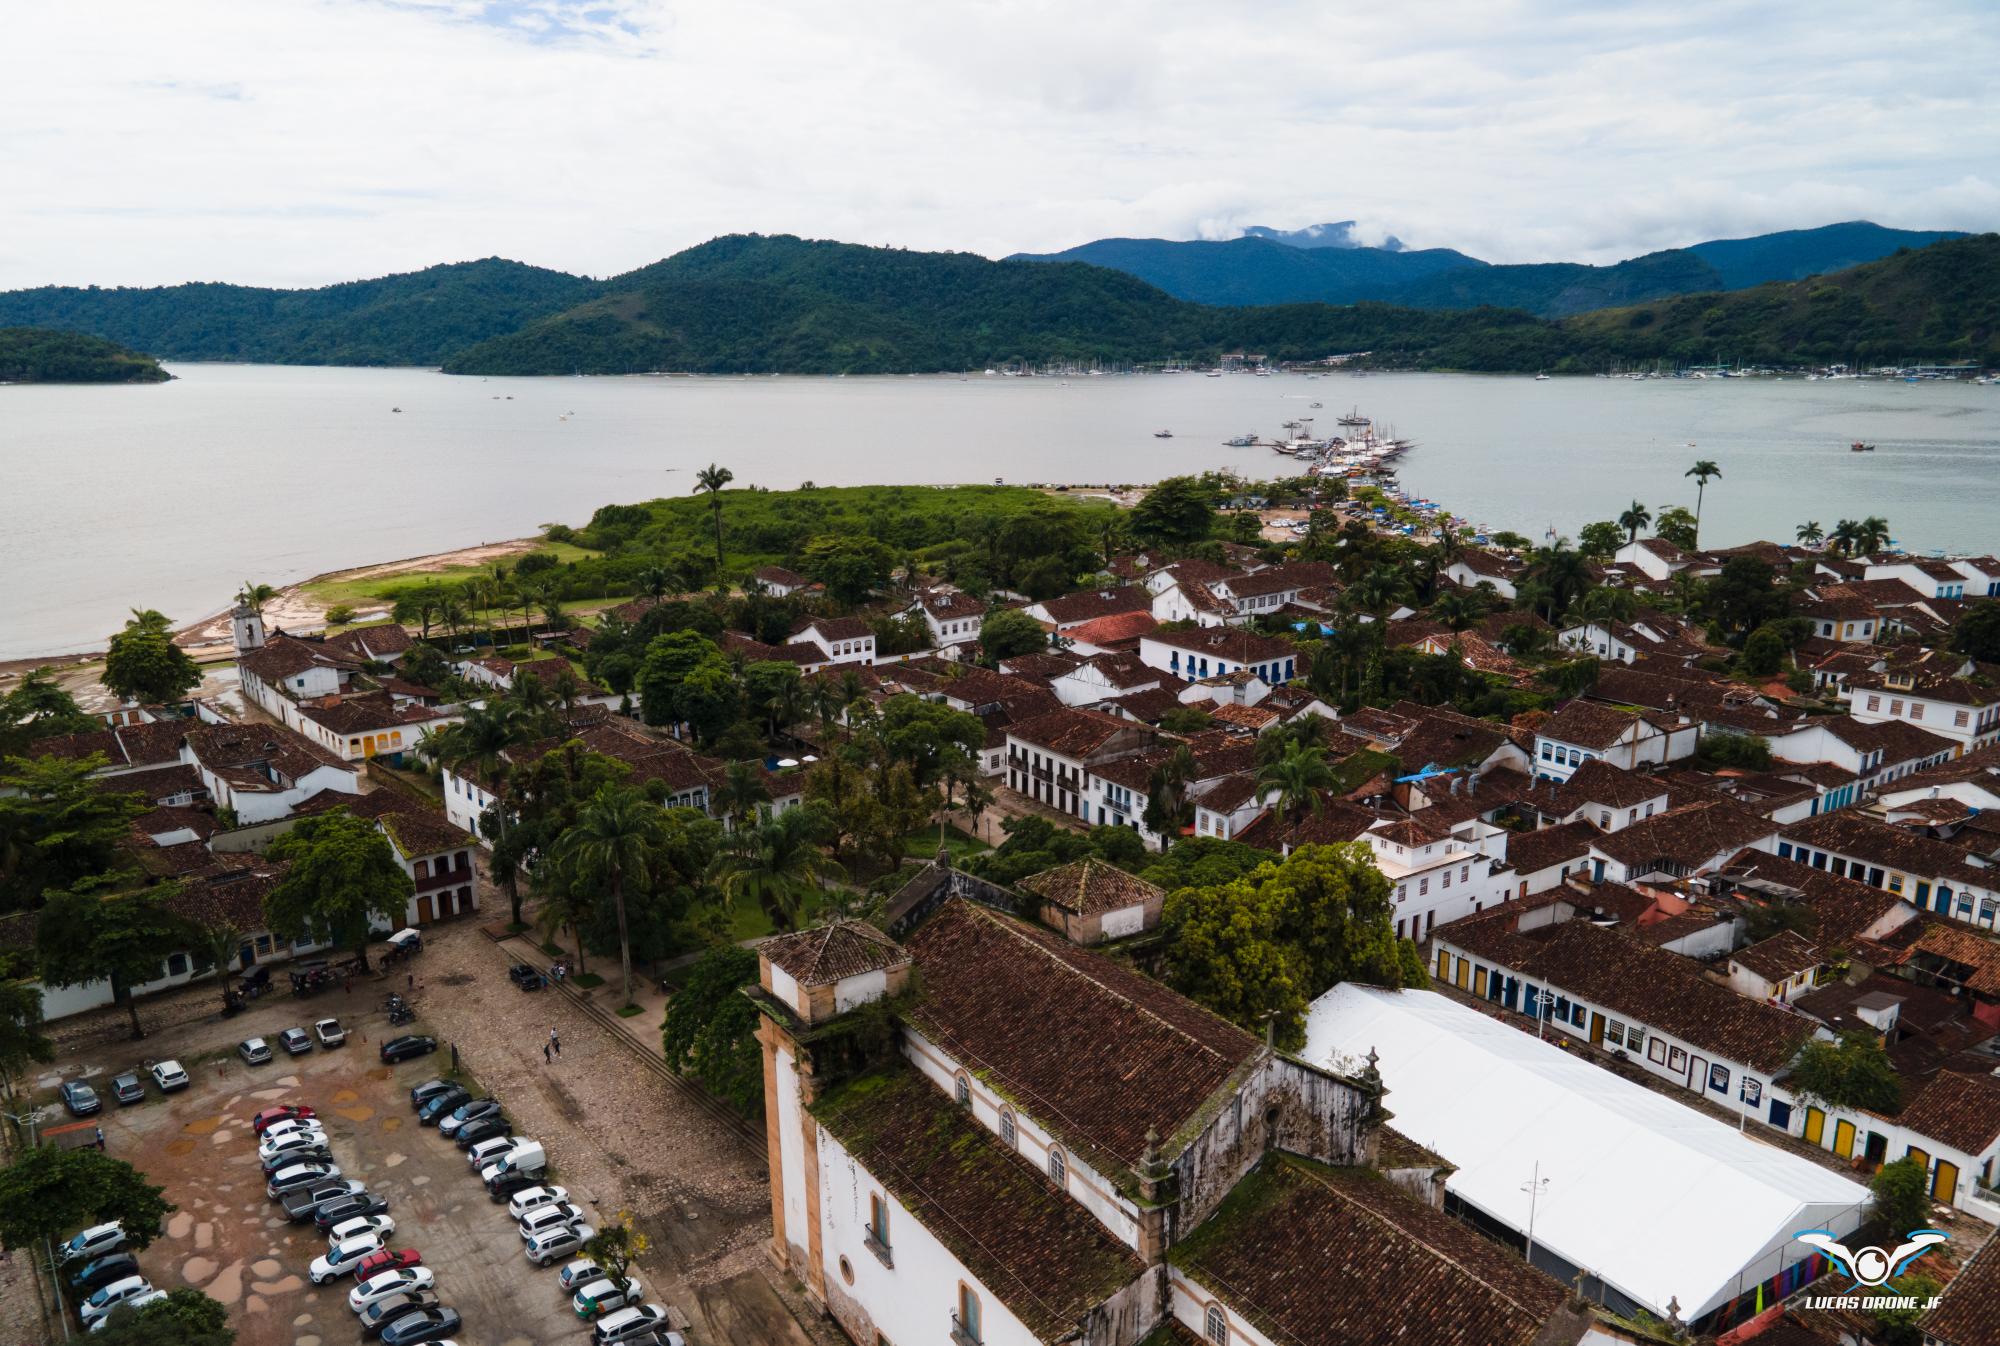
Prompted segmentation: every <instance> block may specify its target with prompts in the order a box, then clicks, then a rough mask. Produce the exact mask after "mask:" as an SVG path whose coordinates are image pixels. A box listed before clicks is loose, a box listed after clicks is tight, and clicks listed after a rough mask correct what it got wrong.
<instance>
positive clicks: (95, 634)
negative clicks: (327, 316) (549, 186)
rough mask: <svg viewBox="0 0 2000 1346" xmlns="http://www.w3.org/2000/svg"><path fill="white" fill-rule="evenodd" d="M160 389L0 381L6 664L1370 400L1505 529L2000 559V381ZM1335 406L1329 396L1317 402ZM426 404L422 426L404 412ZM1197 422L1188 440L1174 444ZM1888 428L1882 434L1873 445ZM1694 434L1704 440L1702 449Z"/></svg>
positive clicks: (1165, 447)
mask: <svg viewBox="0 0 2000 1346" xmlns="http://www.w3.org/2000/svg"><path fill="white" fill-rule="evenodd" d="M174 372H175V373H176V374H177V375H178V376H179V377H178V378H177V379H176V380H175V381H174V382H172V383H169V384H165V385H154V386H147V387H89V388H61V387H0V658H5V657H20V656H24V655H30V654H42V653H52V652H58V651H64V650H75V649H84V648H93V647H99V646H100V645H101V642H102V641H103V640H104V638H105V636H106V635H107V634H108V633H109V632H110V631H111V630H113V629H114V628H115V627H116V625H117V624H118V621H119V619H120V618H121V617H122V615H123V614H124V612H125V610H126V609H127V608H128V607H132V606H138V605H143V606H150V607H157V608H159V609H160V610H162V611H164V612H166V613H167V614H169V615H170V616H171V617H173V618H174V619H175V620H176V621H185V620H193V619H195V618H198V617H201V616H204V615H206V614H208V613H210V612H213V611H215V610H217V609H218V608H220V607H221V606H223V605H224V604H225V603H226V602H227V601H228V598H229V595H230V594H231V593H232V592H234V590H235V588H236V587H237V586H238V585H239V584H240V583H241V582H242V581H243V580H245V579H255V580H260V581H264V582H268V583H273V584H282V583H286V582H289V581H293V580H298V579H302V578H305V577H307V576H310V575H313V574H316V573H319V572H321V571H325V570H331V569H336V568H340V567H345V566H351V565H360V564H364V563H367V562H372V561H385V560H392V559H396V558H400V557H405V556H412V555H418V554H421V553H424V552H432V551H440V550H444V549H447V548H451V547H458V546H466V545H471V544H474V543H478V542H482V541H498V540H501V539H505V538H511V537H519V536H522V535H525V534H527V533H530V532H532V531H533V530H534V529H535V528H536V526H537V525H539V524H542V523H546V522H552V521H564V522H571V523H580V522H582V521H583V520H584V519H586V518H587V517H588V516H589V514H590V512H591V511H592V510H593V509H595V508H596V507H597V506H598V505H601V504H605V503H608V502H613V501H637V500H645V499H649V498H652V497H655V496H660V495H673V494H681V493H684V492H687V491H689V490H691V489H692V487H693V484H694V483H693V473H694V471H695V470H696V469H698V468H700V467H701V466H703V465H704V464H707V463H709V462H711V461H713V462H720V463H723V464H725V465H726V466H728V467H730V468H731V469H732V470H733V471H734V472H735V473H736V480H737V482H738V483H739V484H747V483H754V484H758V485H763V486H770V487H778V488H783V487H792V486H797V485H798V484H800V483H801V482H804V481H815V482H819V483H821V484H859V483H869V482H938V483H943V482H978V481H989V482H990V481H992V480H993V479H994V478H995V477H996V476H997V477H1004V478H1006V479H1007V480H1008V481H1009V482H1038V481H1039V482H1061V481H1067V482H1086V483H1103V482H1142V481H1150V480H1153V479H1156V478H1158V477H1162V476H1167V475H1171V474H1173V473H1176V472H1186V471H1193V470H1199V469H1203V468H1214V467H1233V468H1237V469H1239V470H1242V471H1244V472H1248V473H1260V474H1261V473H1272V474H1274V473H1276V472H1277V471H1278V470H1279V469H1280V468H1281V467H1283V466H1285V465H1286V464H1285V461H1284V460H1282V459H1279V458H1278V457H1276V456H1275V455H1272V454H1270V453H1268V452H1266V451H1262V450H1245V449H1230V448H1226V447H1224V446H1223V444H1222V441H1223V440H1224V439H1226V438H1228V437H1229V436H1231V435H1238V434H1245V433H1256V434H1259V435H1266V436H1272V435H1276V434H1277V433H1278V431H1279V427H1280V425H1281V423H1282V422H1284V421H1285V420H1288V419H1291V418H1293V417H1295V416H1303V415H1311V416H1315V417H1317V418H1318V426H1319V427H1320V428H1321V429H1322V430H1323V431H1331V430H1333V429H1334V428H1335V427H1334V424H1333V421H1334V418H1335V417H1336V416H1338V415H1339V414H1341V413H1342V412H1344V411H1346V410H1347V409H1349V408H1350V407H1353V406H1359V407H1360V408H1361V410H1362V411H1363V412H1365V413H1367V414H1369V415H1372V416H1374V417H1375V418H1377V420H1378V421H1381V422H1385V423H1387V424H1389V425H1391V426H1393V428H1394V429H1395V430H1396V431H1397V432H1398V433H1399V434H1402V435H1404V436H1407V437H1409V438H1411V439H1414V440H1416V441H1417V443H1418V445H1419V447H1418V448H1417V449H1416V450H1415V451H1414V452H1412V453H1410V454H1409V455H1408V456H1407V457H1405V458H1404V460H1403V463H1402V476H1403V480H1404V482H1405V483H1406V484H1407V485H1408V486H1409V488H1410V489H1411V490H1412V491H1414V492H1416V493H1418V494H1422V495H1427V496H1429V497H1431V498H1433V499H1436V500H1438V501H1440V502H1441V503H1443V504H1445V505H1446V506H1447V507H1449V508H1451V509H1453V510H1455V511H1456V512H1458V513H1461V514H1464V515H1468V516H1470V517H1471V518H1473V519H1475V520H1477V521H1479V522H1481V523H1485V524H1489V525H1491V526H1493V527H1496V528H1513V529H1515V530H1517V531H1519V532H1522V533H1526V534H1528V535H1530V536H1533V537H1539V536H1541V534H1542V533H1543V531H1544V530H1545V529H1547V528H1548V527H1549V526H1550V525H1551V524H1553V525H1554V526H1555V527H1556V528H1557V529H1558V530H1560V531H1562V532H1566V533H1569V534H1571V535H1572V536H1573V535H1574V533H1575V531H1576V529H1577V528H1578V527H1579V526H1580V525H1581V524H1583V523H1585V522H1587V521H1589V520H1591V519H1602V518H1612V517H1615V516H1616V515H1617V514H1618V513H1619V511H1620V510H1621V509H1622V508H1624V506H1625V505H1626V503H1627V502H1629V501H1631V500H1633V499H1638V500H1642V501H1644V502H1646V503H1647V504H1648V505H1650V506H1652V507H1653V508H1654V509H1655V511H1657V510H1658V509H1660V508H1661V507H1663V506H1666V505H1669V504H1676V503H1685V504H1688V505H1692V504H1693V503H1694V486H1693V483H1692V482H1689V481H1687V480H1685V479H1684V478H1683V476H1682V473H1683V472H1685V471H1686V469H1687V466H1688V465H1689V463H1690V462H1692V461H1693V459H1694V458H1695V457H1697V456H1699V457H1703V458H1712V459H1714V460H1715V461H1716V462H1717V463H1719V464H1720V465H1721V467H1722V473H1723V475H1722V479H1721V480H1720V481H1717V482H1714V483H1712V484H1711V485H1710V487H1709V490H1708V500H1707V505H1706V508H1705V511H1704V515H1703V519H1704V523H1703V533H1704V537H1705V538H1707V539H1708V540H1711V541H1713V542H1716V543H1732V542H1742V541H1746V540H1749V539H1751V538H1756V537H1772V538H1781V539H1788V538H1790V537H1791V536H1792V530H1793V529H1794V527H1795V526H1796V525H1797V524H1798V523H1800V522H1801V521H1803V520H1806V519H1818V520H1819V521H1820V522H1821V523H1822V524H1824V525H1826V526H1828V527H1831V526H1832V524H1833V523H1834V521H1835V520H1837V519H1839V518H1842V517H1856V518H1858V517H1861V516H1862V515H1866V514H1880V515H1883V516H1885V517H1887V518H1888V520H1889V521H1890V523H1891V525H1892V526H1893V531H1894V532H1895V534H1896V536H1897V537H1898V538H1899V539H1900V540H1901V541H1902V543H1903V545H1904V546H1906V547H1909V548H1911V549H1912V550H1928V549H1932V548H1950V549H1953V550H1987V549H1990V548H1993V547H1995V546H2000V536H1997V535H2000V387H1972V386H1947V385H1941V384H1922V385H1905V384H1900V383H1895V384H1871V383H1828V382H1814V383H1807V382H1803V381H1793V380H1787V381H1773V380H1754V381H1753V380H1727V381H1717V380H1710V381H1703V382H1694V381H1686V382H1670V381H1658V382H1643V383H1641V382H1628V381H1622V380H1606V379H1554V380H1550V381H1548V382H1542V383H1537V382H1534V381H1533V380H1531V379H1526V378H1480V377H1469V376H1460V375H1425V374H1407V375H1364V376H1355V375H1328V376H1326V377H1323V378H1317V379H1309V378H1307V377H1305V376H1303V375H1290V376H1282V375H1281V376H1276V377H1272V378H1252V377H1249V376H1240V375H1233V376H1230V377H1226V378H1219V379H1211V378H1202V377H1200V376H1197V375H1158V376H1150V377H1126V378H1112V377H1107V378H1075V379H1069V380H1057V379H998V378H993V379H986V378H978V377H974V378H971V379H967V380H960V379H958V378H956V377H950V378H870V379H807V378H756V379H749V378H734V379H731V378H708V379H687V378H672V379H657V378H630V379H479V378H452V377H446V376H444V375H441V374H435V373H430V372H426V371H421V370H374V369H296V368H276V367H269V366H251V365H183V366H176V367H174ZM1314 401H1318V402H1321V403H1322V404H1323V406H1322V407H1321V408H1320V409H1318V410H1314V409H1312V408H1311V406H1310V404H1311V403H1312V402H1314ZM398 407H400V408H401V411H400V412H398V411H396V410H395V408H398ZM1163 428H1164V429H1171V430H1172V431H1173V432H1174V437H1173V438H1172V439H1157V438H1155V437H1154V433H1153V432H1154V431H1155V430H1158V429H1163ZM1854 439H1865V440H1868V441H1870V442H1873V443H1876V444H1878V445H1879V446H1880V448H1879V450H1878V451H1877V452H1876V453H1873V454H1852V453H1849V452H1848V449H1847V445H1848V443H1849V441H1851V440H1854ZM1690 445H1692V446H1693V447H1690Z"/></svg>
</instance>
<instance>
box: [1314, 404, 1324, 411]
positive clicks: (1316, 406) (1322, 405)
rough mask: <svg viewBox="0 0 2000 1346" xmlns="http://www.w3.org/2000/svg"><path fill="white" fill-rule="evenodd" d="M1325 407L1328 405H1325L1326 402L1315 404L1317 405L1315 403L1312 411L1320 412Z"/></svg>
mask: <svg viewBox="0 0 2000 1346" xmlns="http://www.w3.org/2000/svg"><path fill="white" fill-rule="evenodd" d="M1325 405H1326V403H1324V402H1315V403H1313V404H1312V409H1313V410H1314V411H1318V410H1319V409H1320V408H1321V407H1324V406H1325Z"/></svg>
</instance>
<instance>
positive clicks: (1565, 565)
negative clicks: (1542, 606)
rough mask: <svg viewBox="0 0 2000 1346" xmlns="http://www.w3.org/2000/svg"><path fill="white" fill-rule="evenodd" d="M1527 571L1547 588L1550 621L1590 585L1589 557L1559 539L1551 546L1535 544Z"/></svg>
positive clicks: (1553, 620)
mask: <svg viewBox="0 0 2000 1346" xmlns="http://www.w3.org/2000/svg"><path fill="white" fill-rule="evenodd" d="M1527 574H1528V577H1529V578H1531V579H1533V580H1537V581H1539V582H1540V583H1541V584H1542V585H1543V586H1544V587H1545V588H1546V589H1547V591H1548V597H1547V604H1548V614H1547V615H1548V619H1549V621H1550V623H1551V624H1553V623H1554V622H1555V620H1556V619H1557V618H1558V617H1560V616H1561V615H1562V614H1563V613H1565V612H1567V611H1569V605H1570V604H1571V603H1573V602H1575V601H1576V600H1577V599H1578V598H1581V597H1582V596H1583V594H1584V592H1585V591H1586V590H1587V589H1589V588H1590V562H1589V560H1588V559H1586V558H1585V557H1584V555H1583V553H1582V552H1579V551H1573V550H1571V549H1570V548H1568V547H1565V546H1564V545H1563V544H1562V543H1560V542H1558V543H1556V545H1555V546H1553V547H1539V548H1537V549H1536V550H1535V556H1534V560H1533V561H1532V562H1531V563H1530V564H1529V566H1528V570H1527Z"/></svg>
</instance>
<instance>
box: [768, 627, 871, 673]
mask: <svg viewBox="0 0 2000 1346" xmlns="http://www.w3.org/2000/svg"><path fill="white" fill-rule="evenodd" d="M785 643H786V644H788V645H817V646H819V648H820V649H821V650H823V651H824V652H825V654H826V657H827V659H828V661H829V662H831V663H835V664H872V663H874V662H875V628H874V627H872V626H870V625H869V624H868V623H867V622H864V621H862V620H861V619H860V618H859V617H809V618H807V619H806V620H805V622H803V623H802V624H801V625H800V626H799V628H798V629H797V630H795V631H793V632H792V634H791V635H789V636H786V637H785Z"/></svg>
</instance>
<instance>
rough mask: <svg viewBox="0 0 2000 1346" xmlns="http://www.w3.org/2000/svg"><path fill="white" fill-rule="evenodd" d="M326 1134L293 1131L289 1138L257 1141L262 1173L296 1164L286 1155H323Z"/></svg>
mask: <svg viewBox="0 0 2000 1346" xmlns="http://www.w3.org/2000/svg"><path fill="white" fill-rule="evenodd" d="M325 1153H326V1132H324V1131H294V1132H292V1134H291V1135H289V1136H279V1137H278V1138H277V1139H276V1140H266V1141H259V1142H258V1144H257V1157H258V1158H259V1159H261V1160H263V1161H264V1171H265V1172H266V1173H275V1172H276V1171H277V1170H278V1169H280V1168H282V1167H284V1165H286V1164H288V1163H294V1162H297V1161H296V1160H293V1159H290V1158H287V1156H288V1155H306V1154H325Z"/></svg>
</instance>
